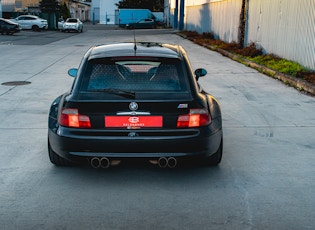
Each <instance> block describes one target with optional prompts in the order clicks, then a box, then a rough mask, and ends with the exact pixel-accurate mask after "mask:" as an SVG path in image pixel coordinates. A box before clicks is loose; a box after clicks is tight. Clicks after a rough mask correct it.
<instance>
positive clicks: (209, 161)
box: [204, 139, 223, 166]
mask: <svg viewBox="0 0 315 230" xmlns="http://www.w3.org/2000/svg"><path fill="white" fill-rule="evenodd" d="M222 153H223V139H221V143H220V146H219V149H218V150H217V151H216V153H215V154H213V155H211V156H209V157H206V159H204V162H205V164H206V165H207V166H216V165H218V164H220V162H221V160H222Z"/></svg>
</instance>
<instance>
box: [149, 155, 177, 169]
mask: <svg viewBox="0 0 315 230" xmlns="http://www.w3.org/2000/svg"><path fill="white" fill-rule="evenodd" d="M150 162H151V163H152V164H154V163H155V162H156V161H154V160H150ZM157 164H158V166H159V167H160V168H166V167H169V168H175V167H176V165H177V160H176V158H175V157H168V158H167V157H160V158H159V159H158V160H157Z"/></svg>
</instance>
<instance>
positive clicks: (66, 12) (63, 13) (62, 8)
mask: <svg viewBox="0 0 315 230" xmlns="http://www.w3.org/2000/svg"><path fill="white" fill-rule="evenodd" d="M60 15H61V16H62V17H63V18H64V19H67V18H70V17H71V15H70V10H69V8H68V6H67V4H66V3H65V2H64V3H63V4H62V5H61V6H60Z"/></svg>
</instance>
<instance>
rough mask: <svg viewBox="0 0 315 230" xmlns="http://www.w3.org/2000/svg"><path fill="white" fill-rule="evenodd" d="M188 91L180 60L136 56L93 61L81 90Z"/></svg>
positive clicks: (87, 67)
mask: <svg viewBox="0 0 315 230" xmlns="http://www.w3.org/2000/svg"><path fill="white" fill-rule="evenodd" d="M188 88H189V87H188V81H187V75H186V73H185V72H184V68H183V66H182V63H181V61H180V60H177V59H165V58H163V59H160V58H141V59H139V58H138V57H132V58H114V59H94V60H90V61H89V62H88V64H87V66H86V68H85V71H84V73H83V82H82V85H81V89H80V91H81V92H93V91H98V92H99V91H100V90H106V89H117V90H128V91H134V92H152V91H155V92H157V91H159V92H185V91H187V90H188Z"/></svg>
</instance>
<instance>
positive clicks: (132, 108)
mask: <svg viewBox="0 0 315 230" xmlns="http://www.w3.org/2000/svg"><path fill="white" fill-rule="evenodd" d="M129 109H130V110H132V111H135V110H137V109H138V104H137V103H136V102H131V103H130V104H129Z"/></svg>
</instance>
